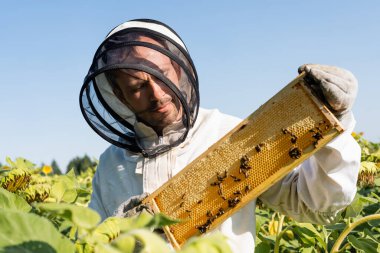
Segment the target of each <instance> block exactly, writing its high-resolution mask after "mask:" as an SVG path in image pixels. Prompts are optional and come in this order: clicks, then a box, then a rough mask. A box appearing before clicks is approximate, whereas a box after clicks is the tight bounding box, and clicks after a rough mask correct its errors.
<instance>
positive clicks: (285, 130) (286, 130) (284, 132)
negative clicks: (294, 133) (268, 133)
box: [281, 128, 289, 134]
mask: <svg viewBox="0 0 380 253" xmlns="http://www.w3.org/2000/svg"><path fill="white" fill-rule="evenodd" d="M281 131H282V133H283V134H287V133H289V130H288V129H286V128H282V129H281Z"/></svg>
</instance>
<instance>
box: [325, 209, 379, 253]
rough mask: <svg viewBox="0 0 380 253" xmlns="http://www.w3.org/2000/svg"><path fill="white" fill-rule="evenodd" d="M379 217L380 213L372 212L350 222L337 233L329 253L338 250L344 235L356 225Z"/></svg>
mask: <svg viewBox="0 0 380 253" xmlns="http://www.w3.org/2000/svg"><path fill="white" fill-rule="evenodd" d="M378 219H380V214H372V215H368V216H365V217H363V218H360V219H359V220H357V221H355V222H353V223H351V224H348V225H347V227H346V228H345V229H344V230H343V232H342V233H341V234H340V235H339V237H338V239H337V240H336V242H335V243H334V246H333V247H332V248H331V251H330V252H331V253H336V252H339V247H340V245H341V244H342V242H343V240H344V238H346V236H347V235H348V234H349V233H350V232H351V231H352V230H353V229H354V228H355V227H357V226H359V225H360V224H363V223H365V222H367V221H370V220H378Z"/></svg>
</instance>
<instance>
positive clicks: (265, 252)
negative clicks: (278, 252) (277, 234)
mask: <svg viewBox="0 0 380 253" xmlns="http://www.w3.org/2000/svg"><path fill="white" fill-rule="evenodd" d="M255 252H256V253H270V252H271V248H270V245H269V244H267V243H265V242H260V243H259V244H257V245H256V247H255Z"/></svg>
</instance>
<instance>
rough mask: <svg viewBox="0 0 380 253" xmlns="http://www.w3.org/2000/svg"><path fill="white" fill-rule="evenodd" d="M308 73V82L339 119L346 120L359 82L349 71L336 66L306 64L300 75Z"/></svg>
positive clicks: (302, 67) (301, 68)
mask: <svg viewBox="0 0 380 253" xmlns="http://www.w3.org/2000/svg"><path fill="white" fill-rule="evenodd" d="M303 71H305V72H306V82H307V84H308V85H309V86H310V87H311V89H312V90H314V91H315V92H316V93H317V95H318V96H320V98H321V99H322V100H323V101H324V102H327V104H326V105H327V106H328V107H330V108H329V109H331V111H332V112H333V113H334V115H335V116H336V117H337V118H338V119H340V120H341V119H342V118H344V116H345V115H346V114H348V113H349V112H350V110H351V108H352V106H353V104H354V101H355V98H356V94H357V91H358V81H357V80H356V78H355V76H354V75H353V74H352V73H351V72H349V71H348V70H345V69H342V68H338V67H335V66H327V65H319V64H304V65H302V66H301V67H299V68H298V73H301V72H303Z"/></svg>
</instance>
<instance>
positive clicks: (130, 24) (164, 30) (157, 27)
mask: <svg viewBox="0 0 380 253" xmlns="http://www.w3.org/2000/svg"><path fill="white" fill-rule="evenodd" d="M132 27H138V28H146V29H149V30H152V31H155V32H159V33H161V34H163V35H166V36H167V37H169V38H171V39H173V40H174V41H175V42H177V43H178V44H179V45H181V46H182V47H183V49H185V50H186V51H187V49H186V46H185V44H184V43H183V42H182V40H181V39H180V38H178V36H177V35H175V34H174V33H173V32H172V31H170V30H169V29H168V28H166V27H165V26H163V25H159V24H155V23H150V22H145V21H127V22H125V23H123V24H121V25H119V26H117V27H116V28H114V29H113V30H112V31H111V32H110V33H109V34H108V35H107V37H106V38H108V37H109V36H111V35H112V34H114V33H116V32H118V31H121V30H124V29H126V28H132Z"/></svg>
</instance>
